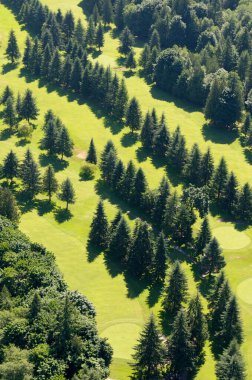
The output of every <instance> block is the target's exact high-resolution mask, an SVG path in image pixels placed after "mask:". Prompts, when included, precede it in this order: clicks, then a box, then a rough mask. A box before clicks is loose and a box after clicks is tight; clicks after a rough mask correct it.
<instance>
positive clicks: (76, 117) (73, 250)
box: [0, 0, 252, 380]
mask: <svg viewBox="0 0 252 380" xmlns="http://www.w3.org/2000/svg"><path fill="white" fill-rule="evenodd" d="M44 3H47V4H48V5H49V6H50V7H52V8H54V9H57V8H58V7H62V8H64V10H66V9H68V8H69V7H71V9H72V10H73V12H74V14H75V15H76V17H82V18H83V20H84V16H82V12H81V9H80V8H79V7H78V3H79V0H78V1H76V0H67V1H64V2H63V1H58V0H44ZM11 28H13V29H14V30H15V31H16V33H17V36H18V41H19V44H20V46H22V47H23V43H24V40H25V36H26V33H25V31H21V30H20V27H19V25H18V24H17V22H16V21H15V19H14V17H13V15H12V14H11V12H10V11H9V10H7V9H6V8H4V7H3V5H0V41H2V47H1V50H0V60H2V58H3V51H4V47H5V46H6V37H7V35H8V32H9V30H10V29H11ZM117 46H118V40H116V39H113V38H112V37H111V35H110V34H109V33H107V35H106V43H105V47H104V52H103V54H102V55H100V56H99V57H98V59H99V60H100V61H101V62H103V63H104V64H110V65H111V67H112V68H113V69H116V68H117V66H118V65H117V62H116V58H117V57H118V54H117V51H116V49H117ZM138 54H139V49H138ZM1 62H3V63H5V61H1ZM117 72H118V75H123V72H122V71H120V70H117ZM126 83H127V87H128V90H129V93H130V95H132V96H133V95H136V96H137V97H138V99H139V100H140V102H141V105H142V107H143V109H144V110H147V109H149V108H152V107H153V106H155V107H156V108H157V110H158V112H159V114H161V113H162V112H165V113H166V116H167V120H168V123H169V126H170V128H171V129H174V128H175V127H176V125H178V124H180V125H181V128H182V130H183V133H184V134H185V135H186V138H187V140H188V142H189V144H190V145H191V144H192V143H194V142H196V141H197V142H198V143H199V144H200V147H201V148H202V149H203V150H205V149H206V148H207V146H208V145H210V146H211V148H212V151H213V153H214V156H215V158H216V159H218V158H219V157H220V156H221V155H222V154H224V155H225V157H226V159H227V161H228V162H229V166H230V168H232V169H233V170H235V171H236V173H237V175H238V177H239V179H240V180H241V181H244V182H245V181H246V180H248V179H250V178H251V167H250V165H249V164H248V163H247V162H246V161H245V159H244V154H243V150H242V148H241V146H240V144H239V142H238V140H236V141H233V142H230V141H229V142H226V143H225V144H224V143H221V142H223V141H224V138H225V136H224V135H223V134H222V133H220V132H218V133H217V132H215V133H214V136H213V137H214V138H215V139H216V140H217V142H215V143H214V142H211V141H209V140H208V141H206V140H205V138H204V135H203V134H202V125H203V123H204V118H203V115H202V113H201V112H199V111H198V110H194V109H193V108H192V107H190V106H186V105H184V104H182V103H179V102H176V103H177V104H175V103H174V99H169V97H168V96H167V95H164V94H163V93H162V92H159V91H156V90H155V91H154V90H153V91H152V90H151V88H150V87H149V86H148V85H147V84H146V83H145V82H144V80H143V79H141V78H139V77H137V76H132V77H130V78H126ZM6 84H9V85H10V86H11V87H12V88H13V89H15V91H21V92H22V91H24V90H25V89H26V88H27V87H29V88H30V89H32V90H33V92H34V94H35V95H36V97H37V101H38V105H39V107H40V109H41V115H40V118H39V121H38V128H37V129H36V130H35V131H34V133H33V138H32V143H31V145H30V147H31V149H32V151H33V153H34V155H35V156H36V157H38V156H39V154H40V153H41V151H40V150H39V141H40V139H41V137H42V134H41V128H40V126H41V123H42V119H43V114H44V112H45V111H46V110H47V109H48V108H52V109H53V111H54V112H55V113H56V114H57V115H58V116H59V117H60V118H61V119H62V120H63V122H64V123H65V124H66V125H67V127H68V128H69V130H70V133H71V137H72V138H73V140H74V143H75V149H76V150H75V154H74V157H73V158H71V159H70V160H69V166H68V167H67V168H66V169H65V170H64V171H59V172H58V173H57V177H58V179H59V180H60V181H61V180H62V179H63V178H65V177H66V176H69V177H70V178H71V180H72V181H73V183H74V187H75V189H76V193H77V203H76V205H74V206H71V211H72V214H73V217H72V219H71V220H69V221H66V222H64V223H58V222H56V220H55V217H54V214H53V213H49V214H44V215H43V216H40V215H39V213H38V210H37V209H33V210H31V211H28V212H26V213H25V214H24V215H23V216H22V220H21V229H22V230H23V231H24V232H26V233H27V234H28V235H29V236H30V237H31V238H32V239H33V240H34V241H38V242H41V243H43V244H44V245H45V246H46V247H47V248H48V249H50V250H52V251H53V252H54V253H55V255H56V258H57V263H58V265H59V267H60V269H61V271H62V272H63V273H64V276H65V279H66V281H67V283H68V284H69V286H70V288H71V289H79V290H80V291H81V292H83V293H84V294H86V295H87V296H88V298H89V299H90V300H91V301H92V302H93V303H94V305H95V307H96V310H97V323H98V328H99V331H100V332H101V334H102V335H103V336H107V337H108V338H109V340H110V342H111V343H112V345H113V348H114V351H115V355H114V361H113V364H112V366H111V377H112V378H114V379H116V380H124V379H127V378H128V375H129V372H130V370H129V366H128V364H127V363H128V361H129V360H128V358H129V357H130V355H131V353H132V347H133V346H134V344H135V342H136V340H137V338H138V332H139V328H138V326H139V327H140V326H143V324H144V322H145V321H146V319H147V317H148V315H149V313H150V310H149V308H148V305H147V297H148V290H145V291H144V292H142V293H140V295H138V294H135V295H134V294H133V295H132V289H133V290H134V291H136V286H133V287H132V286H131V288H130V291H131V295H130V296H129V293H128V289H127V286H126V285H125V282H124V280H123V278H122V276H121V275H119V276H117V277H115V278H112V277H111V276H110V274H109V273H108V271H107V270H106V267H105V265H104V261H103V256H102V255H100V256H99V257H98V258H96V259H95V260H94V261H93V262H92V263H89V262H88V259H87V255H86V249H85V246H86V241H87V235H88V230H89V225H90V222H91V217H92V215H93V212H94V209H95V207H96V204H97V201H98V195H97V194H96V191H95V187H94V181H91V182H80V181H79V178H78V171H79V168H80V166H81V163H82V160H80V159H79V158H77V156H78V154H79V153H80V152H82V151H86V150H87V148H88V145H89V141H90V138H91V137H94V140H95V144H96V146H97V149H98V151H99V152H100V151H101V150H102V147H103V146H104V144H105V142H106V140H107V139H109V138H112V139H113V141H114V143H115V144H116V147H117V149H118V153H119V156H120V158H121V159H122V160H123V161H124V162H128V160H129V159H130V158H131V159H134V160H135V162H136V163H137V164H138V165H141V166H142V167H143V169H144V170H145V172H146V174H147V179H148V181H149V183H150V186H151V187H156V186H157V184H158V182H159V181H160V179H161V177H162V175H163V174H164V169H163V168H158V169H157V168H156V167H155V165H154V164H153V163H152V161H151V159H150V158H147V159H145V157H140V158H141V163H140V164H139V163H138V160H137V158H138V159H139V157H138V156H137V150H138V149H139V147H140V143H137V144H135V145H133V146H127V147H124V146H122V142H121V140H122V139H123V140H122V141H125V140H126V141H127V139H125V137H124V135H125V134H127V133H128V130H123V131H121V132H120V131H117V129H116V127H111V126H110V125H104V124H105V123H104V119H103V118H101V117H100V116H99V115H96V114H95V111H94V110H92V109H90V108H89V107H88V106H87V105H85V104H79V103H78V102H77V101H76V100H74V99H71V98H69V97H67V96H66V95H65V94H64V93H63V92H62V93H58V92H56V91H55V90H54V88H53V87H50V86H49V87H48V88H46V87H41V86H40V85H39V83H38V81H28V82H26V78H25V77H22V76H21V75H20V67H19V68H17V69H15V70H12V71H9V72H8V73H7V74H5V75H2V76H0V89H2V88H3V87H4V86H5V85H6ZM168 100H169V101H168ZM178 106H180V107H178ZM0 128H1V130H2V129H4V126H3V125H1V124H0ZM208 133H209V132H208ZM210 134H211V133H210ZM16 143H17V139H16V138H15V137H12V138H9V139H7V140H2V141H1V150H0V160H2V159H3V157H4V156H5V155H6V153H7V152H8V151H9V150H10V149H11V148H14V149H15V150H16V151H17V153H18V155H19V156H20V157H22V156H23V154H24V151H25V149H26V148H27V146H25V147H22V146H16ZM238 169H239V170H238ZM103 197H105V198H106V197H107V195H106V194H103ZM40 198H41V199H43V198H44V197H43V196H40ZM117 202H118V200H117V199H115V198H114V197H112V198H110V199H106V204H105V207H106V212H107V213H108V215H109V217H110V218H112V217H113V216H114V214H115V212H116V204H117ZM57 204H58V205H60V202H59V201H57ZM121 206H123V210H124V212H127V207H126V206H125V205H123V204H122V205H121ZM127 215H128V218H129V221H130V223H131V224H132V223H133V219H134V217H135V216H136V215H135V214H134V213H129V212H127ZM211 225H212V228H213V229H219V228H223V227H226V226H227V227H231V224H225V223H223V222H221V221H220V219H217V218H211ZM197 226H199V222H198V223H197ZM228 231H229V232H230V229H229V230H228ZM244 233H245V234H246V235H247V236H248V237H249V238H250V239H251V237H252V229H250V230H246V231H244ZM226 234H227V231H226ZM227 235H228V236H227V238H228V237H229V233H228V234H227ZM224 254H225V257H226V260H227V268H226V272H227V275H228V278H229V279H230V281H231V284H232V287H233V289H234V291H235V290H236V288H237V287H238V285H239V284H240V283H241V282H243V281H244V280H246V279H247V278H249V277H251V264H252V246H251V244H250V245H248V246H247V247H246V248H244V249H239V250H238V249H234V250H232V251H231V250H227V251H224ZM183 265H184V268H185V270H186V273H187V276H188V279H189V287H190V292H191V294H194V293H195V291H196V284H195V282H194V280H193V276H192V272H191V271H190V268H189V266H188V265H186V264H183ZM238 295H239V294H238ZM240 304H241V312H242V317H243V320H244V328H245V344H244V345H243V352H244V355H245V359H246V362H247V365H248V374H249V376H250V377H251V376H252V363H251V361H250V360H249V358H250V357H251V355H252V344H251V342H252V325H251V318H252V306H250V305H248V304H247V303H245V302H244V301H243V300H242V299H241V300H240ZM204 305H205V303H204ZM158 310H159V306H158V304H156V305H155V307H154V308H153V311H154V313H155V314H156V315H157V314H158ZM125 330H126V331H127V334H128V342H125ZM206 352H207V361H206V364H205V365H204V366H203V367H202V368H201V370H200V372H199V374H198V376H197V379H198V380H205V379H209V380H213V379H215V376H214V362H213V360H212V357H211V354H210V350H209V347H207V348H206Z"/></svg>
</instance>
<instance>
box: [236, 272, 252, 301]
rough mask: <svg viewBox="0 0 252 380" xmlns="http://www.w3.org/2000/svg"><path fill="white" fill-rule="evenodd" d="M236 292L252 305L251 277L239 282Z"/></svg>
mask: <svg viewBox="0 0 252 380" xmlns="http://www.w3.org/2000/svg"><path fill="white" fill-rule="evenodd" d="M237 294H238V296H239V297H240V298H241V299H242V300H243V301H244V302H246V303H247V304H249V305H252V277H250V278H248V279H247V280H245V281H242V282H241V283H240V284H239V286H238V288H237Z"/></svg>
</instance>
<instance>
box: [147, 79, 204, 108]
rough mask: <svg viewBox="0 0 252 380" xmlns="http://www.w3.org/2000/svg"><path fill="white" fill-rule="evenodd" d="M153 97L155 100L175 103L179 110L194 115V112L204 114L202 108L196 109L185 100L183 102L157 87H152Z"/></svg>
mask: <svg viewBox="0 0 252 380" xmlns="http://www.w3.org/2000/svg"><path fill="white" fill-rule="evenodd" d="M151 95H152V96H153V98H154V99H158V100H163V101H166V102H169V103H174V104H175V105H176V106H177V107H178V108H183V110H184V111H186V112H189V113H192V112H202V109H201V108H200V107H196V106H195V105H193V104H191V103H188V102H186V101H185V100H181V99H179V98H176V97H174V96H172V95H170V94H168V93H167V92H165V91H163V90H161V89H160V88H158V87H157V86H156V85H153V86H152V87H151Z"/></svg>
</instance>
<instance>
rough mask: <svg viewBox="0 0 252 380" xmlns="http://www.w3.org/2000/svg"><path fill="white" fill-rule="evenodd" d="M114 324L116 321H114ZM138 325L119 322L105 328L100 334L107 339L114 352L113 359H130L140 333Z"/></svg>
mask: <svg viewBox="0 0 252 380" xmlns="http://www.w3.org/2000/svg"><path fill="white" fill-rule="evenodd" d="M115 322H116V321H115ZM141 330H142V329H141V327H140V325H138V324H136V323H128V322H127V323H126V322H120V320H119V321H118V323H116V324H114V325H112V326H110V327H108V328H106V329H105V330H103V332H102V333H101V336H102V337H106V338H108V340H109V342H110V343H111V345H112V347H113V350H114V358H115V359H127V360H131V359H132V354H133V351H134V350H133V347H134V346H135V345H136V341H137V339H138V338H139V334H140V332H141Z"/></svg>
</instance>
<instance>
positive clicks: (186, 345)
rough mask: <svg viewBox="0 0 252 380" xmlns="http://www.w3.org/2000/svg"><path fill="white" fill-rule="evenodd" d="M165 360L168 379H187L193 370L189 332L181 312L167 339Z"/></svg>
mask: <svg viewBox="0 0 252 380" xmlns="http://www.w3.org/2000/svg"><path fill="white" fill-rule="evenodd" d="M167 359H168V361H169V366H168V369H167V376H168V378H169V379H187V378H189V374H190V373H191V372H192V369H193V364H194V363H193V347H192V344H191V342H190V331H189V328H188V323H187V320H186V315H185V312H184V311H183V310H180V311H179V312H178V314H177V316H176V318H175V321H174V324H173V328H172V334H171V335H170V337H169V339H168V352H167Z"/></svg>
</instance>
